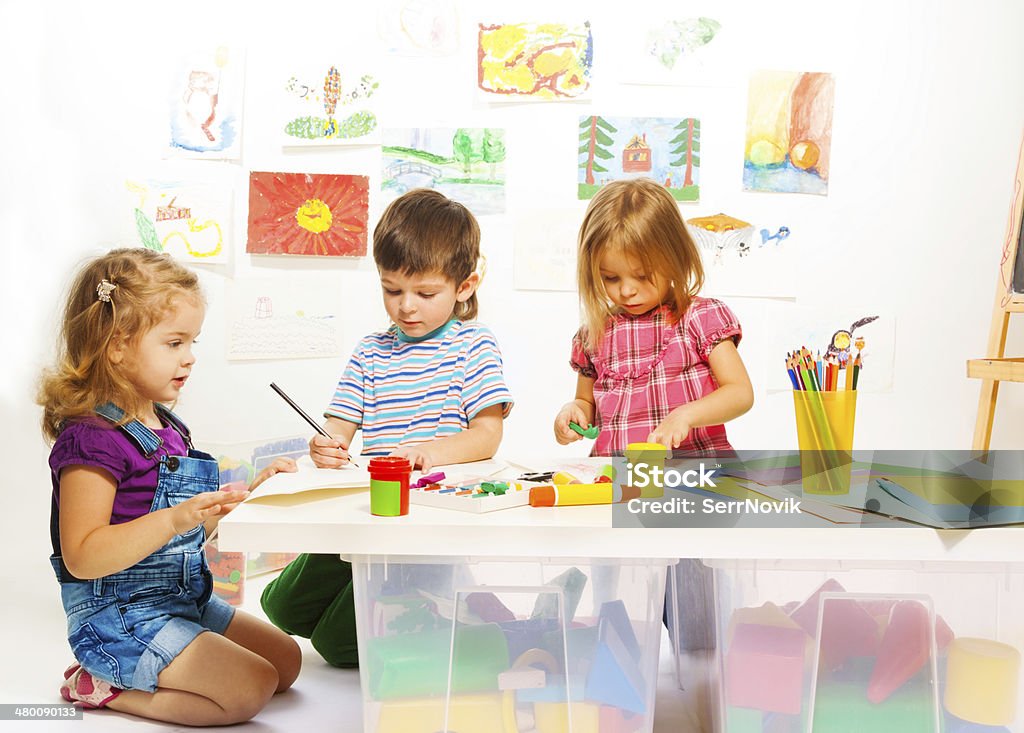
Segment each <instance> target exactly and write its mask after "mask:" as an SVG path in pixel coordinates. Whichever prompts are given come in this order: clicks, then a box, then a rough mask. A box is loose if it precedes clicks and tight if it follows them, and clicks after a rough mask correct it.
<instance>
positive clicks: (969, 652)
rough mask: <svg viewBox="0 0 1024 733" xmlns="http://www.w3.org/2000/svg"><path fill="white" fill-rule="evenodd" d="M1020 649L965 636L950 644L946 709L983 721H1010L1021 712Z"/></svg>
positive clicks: (964, 717) (963, 717)
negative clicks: (1019, 688) (1018, 700)
mask: <svg viewBox="0 0 1024 733" xmlns="http://www.w3.org/2000/svg"><path fill="white" fill-rule="evenodd" d="M1019 674H1020V652H1019V651H1017V649H1015V648H1014V647H1012V646H1010V645H1009V644H1003V643H1000V642H998V641H992V640H990V639H974V638H969V637H962V638H959V639H954V640H953V642H952V643H951V644H950V645H949V658H948V660H947V662H946V694H945V698H944V704H945V706H946V710H948V711H949V712H950V713H951V714H953V715H955V716H956V717H958V718H961V719H963V720H967V721H969V722H971V723H978V724H979V725H1010V723H1012V722H1013V719H1014V718H1015V717H1016V715H1017V678H1018V675H1019Z"/></svg>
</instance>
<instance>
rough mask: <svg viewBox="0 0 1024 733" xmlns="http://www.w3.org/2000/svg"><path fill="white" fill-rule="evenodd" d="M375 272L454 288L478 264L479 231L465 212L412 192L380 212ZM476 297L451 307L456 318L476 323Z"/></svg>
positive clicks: (430, 193)
mask: <svg viewBox="0 0 1024 733" xmlns="http://www.w3.org/2000/svg"><path fill="white" fill-rule="evenodd" d="M373 261H374V262H376V263H377V269H379V270H391V271H394V272H402V273H404V274H406V275H419V274H423V273H430V272H439V273H441V274H442V275H443V276H444V277H445V278H447V279H448V280H449V281H450V282H453V283H455V287H456V288H458V287H459V285H461V284H462V283H463V282H465V280H466V279H467V278H468V277H469V276H470V275H472V274H473V272H474V271H475V270H476V268H477V264H478V263H479V261H480V225H479V224H477V222H476V219H475V218H474V217H473V215H472V214H471V213H470V211H469V209H467V208H466V207H465V206H463V205H462V204H460V203H459V202H458V201H452V200H451V199H449V198H448V197H446V196H445V195H444V194H442V193H440V192H438V191H434V190H431V189H427V188H414V189H413V190H411V191H409V192H408V193H405V194H403V195H401V196H399V197H398V198H397V199H395V200H394V201H392V202H391V204H390V205H389V206H388V208H387V209H385V210H384V214H383V216H381V218H380V221H379V222H378V223H377V227H376V229H374V230H373ZM478 307H479V306H478V301H477V297H476V292H474V293H473V294H472V295H471V296H469V299H468V300H466V301H464V302H461V303H456V304H455V312H454V315H455V317H456V318H459V319H461V320H464V321H467V320H472V319H474V318H476V314H477V309H478Z"/></svg>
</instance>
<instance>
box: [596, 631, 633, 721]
mask: <svg viewBox="0 0 1024 733" xmlns="http://www.w3.org/2000/svg"><path fill="white" fill-rule="evenodd" d="M631 630H632V629H631ZM635 641H636V640H635V639H634V643H635ZM584 697H585V698H586V699H587V700H590V701H593V702H599V703H602V704H604V705H612V706H614V707H618V708H622V709H624V710H628V711H629V712H631V713H646V712H647V701H646V697H647V689H646V685H645V684H644V678H643V675H642V674H641V673H640V667H639V666H638V664H637V660H636V659H635V658H634V657H633V655H632V653H631V651H630V648H629V646H628V645H627V643H626V642H625V641H624V640H623V639H622V637H621V635H620V634H619V630H618V629H617V628H616V626H615V625H614V624H612V623H605V624H604V625H602V626H600V627H599V631H598V641H597V648H596V649H595V650H594V660H593V661H592V662H591V664H590V670H589V671H588V672H587V683H586V687H585V690H584Z"/></svg>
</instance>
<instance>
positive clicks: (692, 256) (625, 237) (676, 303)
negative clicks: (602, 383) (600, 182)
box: [576, 178, 704, 349]
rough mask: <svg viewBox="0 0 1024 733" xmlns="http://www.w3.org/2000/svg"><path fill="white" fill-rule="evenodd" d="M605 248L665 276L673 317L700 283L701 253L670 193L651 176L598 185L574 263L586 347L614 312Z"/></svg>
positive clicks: (598, 337) (594, 342)
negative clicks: (602, 267)
mask: <svg viewBox="0 0 1024 733" xmlns="http://www.w3.org/2000/svg"><path fill="white" fill-rule="evenodd" d="M609 249H611V250H614V251H616V252H618V253H620V254H622V255H624V256H625V255H628V256H630V257H634V258H636V259H637V260H639V261H640V263H641V264H642V265H643V267H644V270H646V271H647V272H648V273H652V274H654V275H656V276H657V277H659V278H667V279H668V280H669V282H670V287H669V293H668V297H667V299H666V305H668V306H670V307H671V309H672V312H673V313H674V315H675V318H676V319H678V318H680V317H681V316H682V314H683V313H685V312H686V309H687V308H689V307H690V302H691V301H692V299H693V297H694V296H695V295H696V294H697V293H698V292H700V289H701V287H702V286H703V285H704V266H703V264H702V263H701V259H700V253H699V252H698V251H697V247H696V245H695V244H694V243H693V240H692V239H691V238H690V234H689V232H688V231H687V230H686V224H685V223H684V222H683V217H682V216H681V215H680V213H679V204H677V203H676V200H675V199H674V198H672V194H670V193H669V192H668V191H666V190H665V188H664V187H663V186H661V185H659V184H658V183H657V182H656V181H653V180H651V179H650V178H633V179H628V180H623V181H613V182H612V183H609V184H607V185H605V186H602V187H601V189H600V190H599V191H598V192H597V195H596V196H594V198H593V200H592V201H591V202H590V206H588V207H587V213H586V214H585V215H584V217H583V224H582V225H581V226H580V235H579V256H578V258H577V266H576V274H577V284H578V287H579V293H580V304H581V305H582V308H583V327H584V338H585V342H586V346H587V347H588V348H590V349H594V348H596V347H597V345H598V344H599V343H600V341H601V337H602V336H603V334H604V328H605V323H606V321H607V319H608V318H609V317H610V316H612V315H615V313H616V310H615V309H614V308H613V307H612V305H611V304H610V303H609V301H608V294H607V292H606V291H605V289H604V282H603V281H602V280H601V273H600V267H599V265H600V262H601V256H602V255H603V254H604V252H605V251H607V250H609Z"/></svg>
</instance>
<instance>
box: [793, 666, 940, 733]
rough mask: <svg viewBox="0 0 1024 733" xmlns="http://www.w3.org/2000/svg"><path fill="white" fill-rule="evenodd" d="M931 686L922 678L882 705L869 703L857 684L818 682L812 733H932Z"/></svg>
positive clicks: (896, 693) (861, 684)
mask: <svg viewBox="0 0 1024 733" xmlns="http://www.w3.org/2000/svg"><path fill="white" fill-rule="evenodd" d="M933 695H934V687H933V686H932V685H930V684H928V682H927V680H925V679H923V677H922V676H920V675H919V676H918V677H917V678H915V679H914V680H912V681H911V682H910V683H908V684H906V685H903V687H901V688H900V689H899V690H897V691H896V692H895V693H893V694H892V695H890V696H889V697H888V698H887V699H886V700H885V702H883V703H879V704H875V703H872V702H869V701H868V699H867V698H866V697H865V695H864V685H863V682H861V681H857V680H854V681H844V682H836V681H829V682H825V683H821V682H819V683H818V687H817V689H816V691H815V697H814V719H813V722H812V725H811V728H810V730H813V731H814V733H935V731H936V730H937V725H938V721H936V720H935V703H934V698H933Z"/></svg>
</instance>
